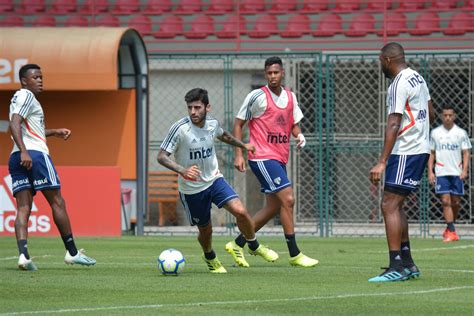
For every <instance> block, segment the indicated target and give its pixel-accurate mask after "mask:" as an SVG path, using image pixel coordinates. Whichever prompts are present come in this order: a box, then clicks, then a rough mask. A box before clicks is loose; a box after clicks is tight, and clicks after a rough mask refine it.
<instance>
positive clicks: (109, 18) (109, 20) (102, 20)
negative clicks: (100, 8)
mask: <svg viewBox="0 0 474 316" xmlns="http://www.w3.org/2000/svg"><path fill="white" fill-rule="evenodd" d="M96 22H97V25H99V26H111V27H117V26H120V20H119V18H118V17H116V16H115V15H112V14H104V15H101V16H99V17H98V18H97V20H96Z"/></svg>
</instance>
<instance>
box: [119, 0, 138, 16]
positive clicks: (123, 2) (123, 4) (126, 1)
mask: <svg viewBox="0 0 474 316" xmlns="http://www.w3.org/2000/svg"><path fill="white" fill-rule="evenodd" d="M139 10H140V1H139V0H116V1H115V7H114V8H113V12H114V13H116V14H131V13H134V12H137V11H139Z"/></svg>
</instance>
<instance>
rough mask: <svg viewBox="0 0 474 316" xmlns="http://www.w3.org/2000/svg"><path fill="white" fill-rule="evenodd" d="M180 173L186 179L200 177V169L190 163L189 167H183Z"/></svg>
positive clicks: (193, 179) (194, 179)
mask: <svg viewBox="0 0 474 316" xmlns="http://www.w3.org/2000/svg"><path fill="white" fill-rule="evenodd" d="M181 175H182V176H183V178H185V179H187V180H192V181H196V180H198V179H199V178H200V177H201V170H199V167H198V166H197V165H192V166H191V167H189V168H186V169H184V171H183V173H182V174H181Z"/></svg>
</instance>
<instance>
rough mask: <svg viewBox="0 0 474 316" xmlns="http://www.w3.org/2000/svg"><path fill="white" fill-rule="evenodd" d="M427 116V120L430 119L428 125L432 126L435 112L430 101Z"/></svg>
mask: <svg viewBox="0 0 474 316" xmlns="http://www.w3.org/2000/svg"><path fill="white" fill-rule="evenodd" d="M428 115H429V118H430V124H433V122H434V121H435V119H436V112H435V109H434V107H433V102H431V100H428Z"/></svg>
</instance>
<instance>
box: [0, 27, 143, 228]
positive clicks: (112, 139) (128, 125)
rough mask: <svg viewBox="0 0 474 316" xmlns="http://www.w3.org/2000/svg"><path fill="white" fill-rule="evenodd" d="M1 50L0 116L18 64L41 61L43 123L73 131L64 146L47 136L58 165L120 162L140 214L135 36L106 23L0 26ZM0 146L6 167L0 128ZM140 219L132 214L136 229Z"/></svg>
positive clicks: (139, 51)
mask: <svg viewBox="0 0 474 316" xmlns="http://www.w3.org/2000/svg"><path fill="white" fill-rule="evenodd" d="M0 52H1V54H0V102H1V104H3V106H2V107H0V120H3V121H7V120H8V111H9V106H8V105H9V104H10V99H11V97H12V95H13V93H14V91H15V90H17V89H19V88H20V82H19V78H18V70H19V69H20V67H21V66H22V65H24V64H26V63H35V64H38V65H39V66H40V67H41V69H42V72H43V76H44V90H45V91H44V92H43V93H42V94H41V96H40V97H39V100H40V102H41V105H42V106H43V110H44V112H45V119H46V127H47V128H48V127H50V128H55V127H67V128H70V129H71V130H72V137H71V138H70V140H69V141H68V142H67V143H64V142H63V141H61V140H59V139H54V138H49V139H48V146H49V147H50V150H51V153H52V157H53V159H54V162H55V164H56V165H62V166H119V167H120V168H121V179H122V182H123V181H127V182H132V185H135V183H136V189H137V210H138V212H139V214H138V215H140V212H141V211H142V210H143V209H144V205H146V204H145V203H146V172H147V171H146V166H147V152H146V146H147V123H148V118H147V117H148V59H147V53H146V48H145V45H144V43H143V40H142V38H141V37H140V35H139V33H138V32H137V31H135V30H133V29H128V28H107V27H96V28H74V27H72V28H49V27H42V28H1V29H0ZM0 148H1V155H0V165H7V164H8V158H9V153H10V150H11V148H12V141H11V139H10V134H9V133H0ZM84 185H87V184H84ZM98 196H99V197H100V192H98ZM142 218H143V217H142V216H137V220H138V223H137V224H138V225H137V226H138V227H143V226H142V225H141V223H140V221H141V219H142ZM138 233H140V232H138Z"/></svg>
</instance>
